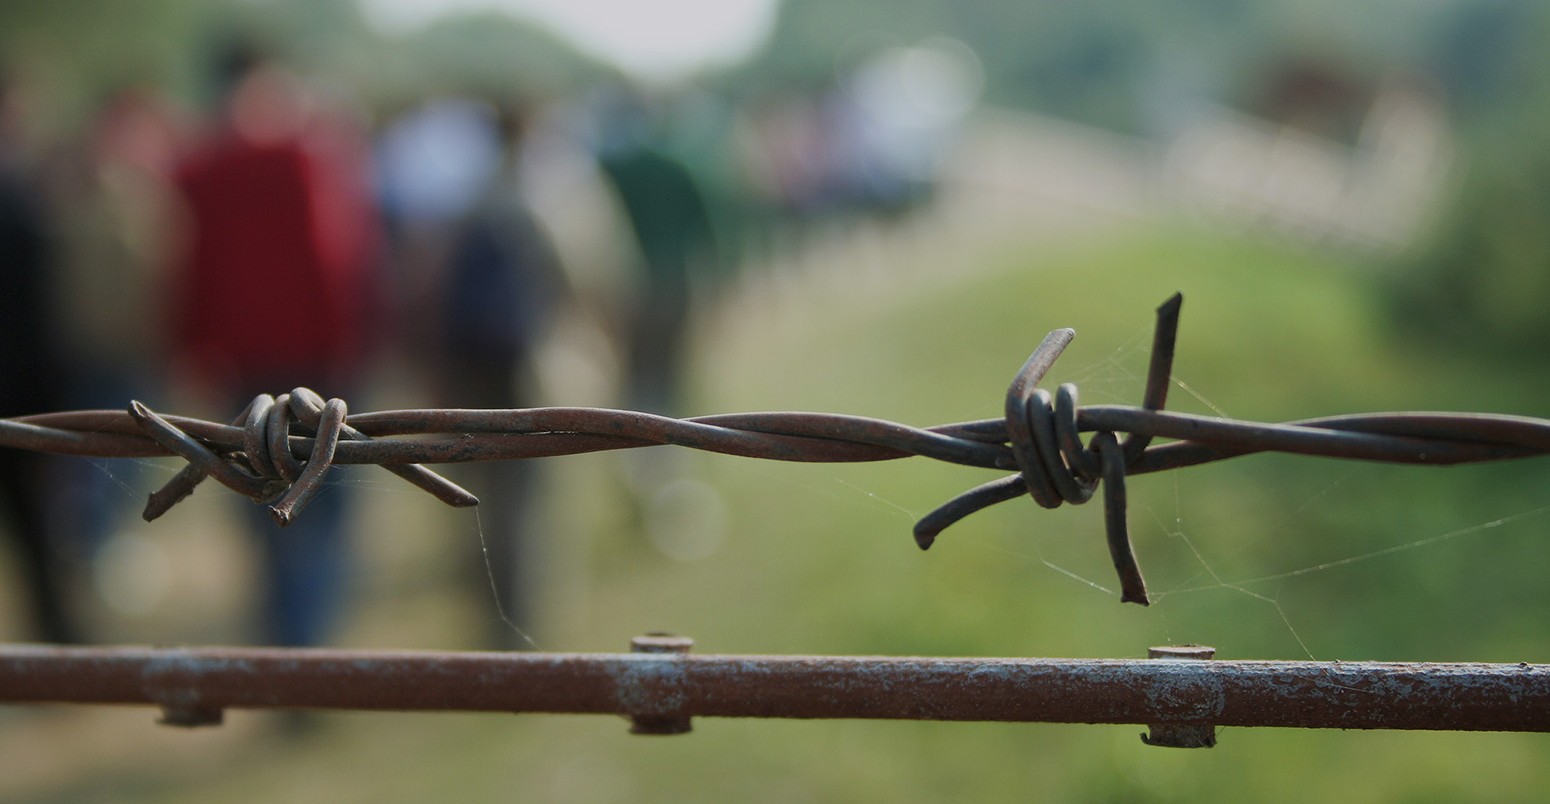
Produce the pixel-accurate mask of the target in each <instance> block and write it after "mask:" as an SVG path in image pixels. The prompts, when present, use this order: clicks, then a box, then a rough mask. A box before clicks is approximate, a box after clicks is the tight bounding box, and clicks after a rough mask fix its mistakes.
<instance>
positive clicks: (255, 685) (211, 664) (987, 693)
mask: <svg viewBox="0 0 1550 804" xmlns="http://www.w3.org/2000/svg"><path fill="white" fill-rule="evenodd" d="M659 648H660V646H659ZM636 649H637V651H639V650H641V648H640V647H639V646H638V645H637V648H636ZM647 650H648V651H651V650H656V649H651V648H648V649H647ZM661 650H662V651H663V652H635V653H629V654H565V653H549V654H544V653H414V652H375V651H336V650H314V649H263V648H198V649H173V648H63V647H42V646H26V645H12V646H4V647H0V702H4V703H11V704H39V703H89V704H129V705H136V704H138V705H153V706H159V707H162V708H163V709H164V711H165V713H166V717H165V718H164V720H163V722H167V723H171V724H174V725H201V724H209V723H218V722H219V719H220V715H221V713H222V711H223V710H225V709H227V708H239V709H271V708H278V709H352V710H398V711H409V710H432V711H488V712H551V713H578V714H613V715H621V716H624V717H628V718H631V719H632V721H633V723H634V724H635V730H636V731H637V732H643V733H658V734H661V733H682V732H683V731H687V730H688V727H689V719H690V718H693V717H754V718H873V719H910V720H942V721H1020V722H1048V723H1137V724H1151V725H1152V726H1153V737H1152V740H1151V741H1152V742H1154V743H1157V742H1160V743H1161V744H1169V743H1167V742H1166V740H1159V737H1160V736H1161V735H1159V734H1158V732H1157V729H1158V726H1159V724H1162V725H1163V726H1165V727H1168V728H1173V729H1175V730H1177V729H1180V728H1185V729H1191V728H1192V729H1193V732H1194V733H1195V734H1197V735H1198V734H1200V733H1201V731H1202V730H1212V729H1215V728H1217V727H1221V726H1283V727H1299V728H1341V729H1430V730H1470V731H1481V730H1486V731H1550V666H1546V665H1530V664H1512V665H1502V664H1434V663H1378V662H1312V661H1306V662H1272V661H1207V660H1194V661H1192V660H1179V658H1178V657H1175V658H1171V659H1142V660H1096V659H966V658H907V657H906V658H898V657H887V658H883V657H834V656H708V655H707V656H695V655H691V654H688V653H687V652H685V651H686V650H687V641H686V640H684V641H682V642H681V643H680V645H679V646H678V647H669V648H665V649H661ZM1207 650H1209V649H1207ZM1184 658H1185V659H1188V658H1189V657H1184ZM1175 733H1177V732H1175ZM1188 733H1190V732H1189V731H1186V732H1185V734H1186V735H1187V734H1188ZM1197 739H1198V738H1197ZM1174 744H1178V743H1174ZM1186 744H1188V743H1186ZM1197 745H1198V743H1197Z"/></svg>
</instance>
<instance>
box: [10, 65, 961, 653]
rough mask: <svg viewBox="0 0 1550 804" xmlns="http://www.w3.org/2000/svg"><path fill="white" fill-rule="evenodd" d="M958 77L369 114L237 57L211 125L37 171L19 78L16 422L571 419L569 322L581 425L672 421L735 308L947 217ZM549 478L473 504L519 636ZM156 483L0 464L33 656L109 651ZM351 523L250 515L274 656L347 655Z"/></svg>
mask: <svg viewBox="0 0 1550 804" xmlns="http://www.w3.org/2000/svg"><path fill="white" fill-rule="evenodd" d="M951 55H952V54H947V55H944V54H943V53H942V52H940V51H933V50H932V49H930V48H928V47H914V48H895V49H893V50H891V51H886V52H883V53H880V54H878V55H877V56H876V57H875V58H872V59H869V60H867V61H864V62H862V63H860V64H858V65H857V66H856V67H855V68H854V69H852V70H847V71H845V72H844V74H842V75H841V76H839V77H838V78H836V79H835V80H834V81H832V82H831V83H830V84H828V85H826V86H822V87H803V88H794V87H781V88H776V89H770V90H768V91H766V92H763V93H761V94H760V95H759V96H758V97H755V98H747V99H741V100H737V101H734V100H732V99H729V98H725V97H719V96H717V95H716V94H715V93H713V92H710V91H706V90H702V89H687V88H678V89H674V90H665V89H662V88H659V87H654V88H645V87H641V86H635V85H632V84H629V83H627V82H625V81H622V80H621V81H617V82H613V83H610V84H608V85H606V86H597V87H594V88H591V89H589V90H588V91H586V92H582V93H577V94H572V95H568V96H564V97H556V96H553V95H538V94H524V93H522V92H520V91H516V90H513V91H510V92H502V93H490V92H462V91H457V92H445V93H438V94H435V95H431V96H426V97H420V98H414V99H412V100H411V101H409V102H402V103H398V104H396V105H395V106H394V108H391V109H372V108H369V105H368V104H366V103H364V102H362V101H361V100H360V98H359V97H358V96H357V95H355V94H354V93H352V92H351V91H349V89H348V88H343V87H340V86H337V85H334V84H328V83H325V82H321V81H316V80H309V79H308V78H307V77H305V76H304V75H303V74H301V73H300V72H299V71H297V70H295V69H293V68H291V67H289V66H287V65H286V64H285V63H283V62H282V61H280V60H277V59H276V58H274V57H273V56H272V55H271V54H268V53H265V52H262V51H261V50H260V49H258V48H255V47H253V46H251V45H249V44H245V43H233V44H231V45H230V46H229V47H225V48H222V49H221V50H220V52H219V54H218V55H217V57H216V58H214V59H212V61H211V64H210V68H209V72H210V75H209V79H210V80H209V83H210V85H211V86H212V87H213V88H214V89H213V92H212V98H211V100H210V101H209V102H208V103H207V104H206V105H205V108H204V109H202V110H195V109H192V108H191V107H190V105H189V104H186V103H184V102H182V101H181V100H180V99H176V98H174V97H173V96H171V95H169V94H167V93H164V92H162V91H161V90H159V89H158V88H157V87H154V86H141V85H126V86H122V87H117V88H114V89H113V90H112V91H110V92H108V93H106V94H105V95H104V96H103V97H102V99H101V102H100V103H99V104H97V105H96V107H95V108H94V109H93V110H92V112H91V113H90V114H89V115H87V116H86V117H85V119H84V122H83V123H82V124H81V125H80V126H79V130H78V131H76V132H74V133H73V135H71V136H69V137H66V138H63V139H60V138H52V139H51V140H50V141H48V142H37V141H35V140H34V139H33V138H30V137H29V132H31V131H33V130H35V127H33V126H31V125H29V116H30V115H32V114H33V113H34V110H35V107H36V105H37V104H38V103H39V102H40V99H39V98H38V97H36V95H35V93H34V92H33V88H32V87H30V86H28V85H27V83H26V82H25V81H21V80H15V79H14V77H13V78H12V79H11V80H8V79H7V77H6V76H0V280H3V283H4V287H5V288H6V292H5V293H3V294H0V308H3V309H0V416H15V415H23V414H29V413H37V412H46V411H51V410H68V409H80V408H122V407H124V406H125V405H126V404H127V402H128V401H129V400H130V399H141V400H145V401H147V402H148V403H150V404H152V405H153V406H154V405H156V404H160V403H165V402H168V401H176V402H177V403H178V404H179V405H183V404H190V403H192V404H196V405H197V406H199V408H198V409H199V410H200V411H202V412H207V413H210V415H212V416H215V417H224V416H229V415H231V413H232V412H234V411H236V410H239V409H241V407H242V406H243V405H244V404H245V403H246V401H247V400H249V399H251V398H253V397H254V396H255V395H257V394H260V393H270V394H279V393H283V392H285V391H288V390H289V389H291V388H294V387H297V386H307V387H309V388H313V389H316V390H317V391H319V392H320V393H322V394H323V395H325V396H339V397H344V398H346V399H353V398H355V397H352V394H356V393H357V392H362V391H363V389H370V388H374V387H376V386H377V385H378V384H380V382H381V379H380V378H381V377H382V376H384V375H391V376H393V377H396V378H398V383H399V385H400V387H398V388H397V389H395V391H394V394H395V397H396V398H397V399H402V400H406V401H409V402H411V403H413V404H417V405H420V404H423V405H434V406H444V407H471V408H513V407H525V406H533V405H536V404H539V403H541V402H542V403H549V404H567V403H575V402H576V400H566V399H551V398H546V397H545V395H544V393H543V390H542V389H541V387H540V382H539V380H538V377H539V375H540V372H539V371H538V367H539V363H540V355H541V353H542V351H543V349H544V348H545V345H546V343H547V342H548V341H549V339H550V334H551V333H552V332H553V331H554V330H555V328H556V327H557V326H560V325H561V324H562V323H563V322H576V321H581V322H585V326H587V327H590V328H591V329H592V330H593V331H594V332H595V333H596V334H597V338H596V340H597V341H598V342H600V343H603V344H605V347H604V349H603V352H604V353H605V355H604V357H603V359H602V360H601V364H602V366H603V367H604V372H603V373H605V374H607V375H609V376H612V377H614V378H615V380H614V381H612V382H611V383H609V386H610V387H611V388H612V389H613V390H612V391H611V392H610V393H609V395H608V396H609V398H603V399H589V400H586V401H587V402H589V403H593V404H612V405H615V406H620V407H626V408H630V409H636V410H644V411H649V412H653V413H659V414H664V415H683V414H684V410H683V408H684V404H685V402H684V399H683V395H682V379H683V374H684V360H685V353H686V340H687V338H688V337H689V332H690V330H689V326H690V324H691V322H692V321H693V318H694V315H695V307H696V305H701V304H706V303H714V302H713V300H714V298H715V293H716V288H717V286H718V285H719V284H720V283H721V282H722V281H723V280H725V279H726V278H727V277H728V276H730V275H732V274H733V273H734V272H735V271H737V270H740V269H742V268H744V267H746V266H748V265H750V264H765V263H768V262H769V259H768V258H769V257H771V256H772V255H773V254H776V253H778V252H779V251H781V250H783V249H792V248H798V247H800V243H801V242H802V240H803V239H804V238H805V237H808V236H809V234H810V233H811V232H812V231H813V230H814V229H815V228H824V229H832V228H834V227H837V226H844V225H847V224H849V223H853V222H855V221H858V220H865V219H872V220H877V219H883V220H892V219H895V218H898V217H899V216H902V215H905V214H907V213H909V212H910V211H911V210H914V209H917V208H920V207H922V206H924V205H925V204H926V203H928V202H929V200H930V198H931V194H932V189H933V186H934V183H935V178H936V175H937V170H938V168H939V166H940V164H941V162H942V159H943V157H944V155H945V154H946V153H947V149H948V148H949V147H950V145H951V142H952V138H953V135H954V133H955V132H956V130H957V127H958V126H959V125H960V123H961V122H962V119H963V116H964V113H965V111H966V109H967V106H968V104H967V103H965V102H963V98H962V97H956V98H954V97H945V98H944V95H943V92H942V88H943V87H944V86H948V87H949V88H951V85H952V79H954V77H955V76H953V75H951V74H946V77H945V78H944V73H943V71H944V70H945V71H947V72H948V73H951V71H952V70H953V69H957V67H958V66H955V65H954V64H952V63H951ZM961 94H962V93H961V92H960V95H961ZM969 100H972V98H970V99H969ZM535 468H536V467H535V466H532V465H529V463H528V462H504V463H494V464H482V465H476V466H470V467H465V469H466V470H467V471H465V472H463V473H462V474H461V475H459V479H460V480H461V481H463V482H464V483H465V484H466V485H468V486H469V487H470V488H471V489H472V490H473V491H474V492H475V493H477V494H479V496H480V497H481V499H482V500H484V503H483V509H482V511H483V514H482V516H483V522H484V526H483V527H484V531H485V533H486V535H487V537H488V550H489V565H488V570H489V572H490V573H491V575H492V576H493V580H494V581H495V585H496V587H497V589H499V590H501V594H502V595H503V597H504V598H505V600H504V601H503V604H504V607H505V609H506V613H507V614H508V616H509V617H511V618H512V619H514V620H515V621H516V622H518V623H525V622H526V621H527V619H528V617H529V616H530V613H529V612H528V610H527V606H526V605H525V603H524V600H525V598H524V589H525V588H526V582H525V581H524V580H523V572H524V571H527V569H526V565H527V561H526V559H525V557H524V547H525V545H526V544H527V543H528V541H529V539H528V538H527V535H526V534H525V532H524V531H525V530H527V529H528V528H529V527H530V525H529V524H528V523H529V522H530V517H531V509H532V507H533V489H534V482H535V481H534V477H533V472H534V471H535ZM136 471H137V468H136V467H132V466H123V467H118V468H117V469H116V471H115V472H114V473H113V474H112V475H111V476H110V475H109V474H108V473H105V472H102V471H100V470H98V469H97V468H95V467H94V466H92V465H91V463H90V462H87V461H83V460H79V459H60V458H53V457H49V456H42V455H36V454H31V453H25V452H20V451H15V450H0V508H3V516H4V519H3V520H0V526H3V529H4V530H5V531H6V532H8V533H9V534H10V535H11V536H12V537H13V538H12V540H11V544H12V545H13V548H12V550H11V552H12V553H13V554H14V555H15V556H16V560H15V563H16V564H17V565H19V567H20V568H21V570H22V574H24V575H25V581H26V585H27V589H28V593H27V599H28V602H29V603H30V606H31V610H32V618H31V622H32V623H33V624H34V627H35V630H34V633H32V634H31V635H30V636H31V637H32V638H36V639H39V640H43V641H49V642H77V641H83V640H88V639H90V638H91V629H90V627H89V624H87V623H83V622H81V618H80V617H79V616H78V615H77V613H76V608H77V607H74V606H73V605H72V603H71V594H72V591H71V590H72V589H77V588H78V587H79V586H80V584H81V583H82V581H81V578H80V577H77V576H80V575H81V574H82V573H83V572H85V568H86V567H88V566H89V557H90V556H91V555H92V554H93V553H94V552H95V551H98V550H100V549H101V548H102V546H103V545H104V544H105V543H106V542H108V541H110V540H111V539H112V538H113V537H114V532H115V529H116V527H117V524H116V523H121V522H122V521H123V518H124V517H125V516H126V515H129V516H132V515H133V513H134V511H133V510H132V509H133V507H134V504H135V503H134V500H133V498H132V497H131V496H130V495H128V494H126V493H125V492H124V488H122V487H124V486H129V485H135V483H134V479H133V478H132V475H133V474H134V473H135V472H136ZM634 474H635V475H638V476H639V477H643V478H648V479H649V482H657V483H660V482H662V481H663V480H664V479H667V478H668V476H670V475H671V472H670V471H662V470H661V469H660V467H657V468H652V469H647V470H645V471H637V472H635V473H634ZM145 480H146V482H147V483H149V482H153V481H154V478H146V479H145ZM637 491H639V489H637ZM354 502H355V501H354V500H352V494H351V490H350V487H349V486H348V485H344V484H334V485H332V486H330V487H329V488H328V489H327V490H326V491H325V493H324V494H322V495H321V496H320V497H319V498H318V500H317V502H316V503H314V504H313V505H312V506H311V507H310V508H309V509H308V510H307V511H306V512H305V515H304V516H301V517H299V518H298V520H297V521H296V522H295V523H294V524H292V525H291V526H289V527H288V528H284V529H281V528H279V527H277V526H276V525H274V524H273V523H272V522H270V520H269V518H268V517H267V516H266V513H265V511H264V509H263V508H262V507H261V506H246V509H247V510H246V511H245V514H247V516H246V517H245V520H244V521H245V524H246V525H247V526H249V528H250V530H251V531H252V533H253V536H254V545H255V551H254V555H255V556H258V557H259V558H260V559H261V563H262V569H261V572H262V578H263V580H262V582H261V584H260V586H261V588H262V589H263V590H264V592H263V593H264V600H263V602H262V603H261V605H260V606H259V607H258V610H259V611H261V612H262V626H261V629H262V630H261V631H259V632H258V634H257V635H256V636H255V637H254V639H256V640H257V641H261V642H264V643H266V644H279V645H316V644H322V643H326V642H327V641H329V640H330V639H331V638H332V636H333V635H334V633H335V631H336V628H337V627H338V625H339V622H340V616H341V613H342V612H343V611H345V609H346V602H347V591H348V589H349V583H348V578H349V575H350V567H351V563H352V560H351V544H350V536H349V525H350V522H351V517H352V504H353V503H354ZM126 509H128V510H126ZM476 574H477V575H478V576H479V577H480V579H481V580H483V574H484V568H483V567H481V568H480V570H479V571H478V572H477V573H476Z"/></svg>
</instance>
